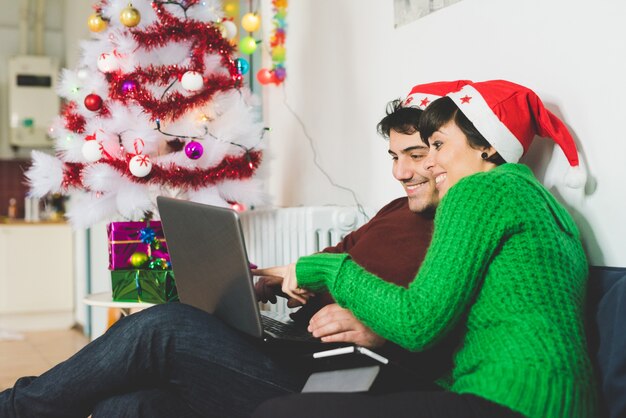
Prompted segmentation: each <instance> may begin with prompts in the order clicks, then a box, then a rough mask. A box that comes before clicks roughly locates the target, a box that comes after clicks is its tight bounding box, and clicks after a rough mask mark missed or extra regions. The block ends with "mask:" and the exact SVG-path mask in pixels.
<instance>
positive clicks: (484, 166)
mask: <svg viewBox="0 0 626 418" xmlns="http://www.w3.org/2000/svg"><path fill="white" fill-rule="evenodd" d="M428 141H429V143H430V149H429V151H428V156H427V157H426V160H425V162H424V164H425V166H426V168H427V169H428V170H430V171H431V172H432V173H433V177H434V178H435V185H436V187H437V190H438V191H439V198H442V197H443V196H444V195H445V194H446V193H447V191H448V190H449V189H450V187H452V186H454V185H455V184H456V183H457V182H458V181H459V180H461V179H462V178H463V177H466V176H469V175H472V174H474V173H478V172H482V171H488V170H491V169H492V168H494V167H495V164H493V163H491V162H488V161H485V160H484V159H483V158H482V157H481V154H482V153H483V152H487V154H489V155H491V154H493V150H492V148H485V149H475V148H472V147H470V145H469V142H468V140H467V137H466V136H465V134H464V133H463V131H461V129H460V128H459V127H458V126H457V124H456V123H455V122H454V121H453V120H452V121H450V122H448V123H446V124H445V125H443V126H442V127H441V128H439V129H438V130H437V131H435V132H434V133H433V134H432V136H431V137H430V139H429V140H428Z"/></svg>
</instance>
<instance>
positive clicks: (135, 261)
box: [130, 251, 148, 268]
mask: <svg viewBox="0 0 626 418" xmlns="http://www.w3.org/2000/svg"><path fill="white" fill-rule="evenodd" d="M147 261H148V254H146V253H142V252H141V251H137V252H136V253H133V255H131V256H130V264H131V265H132V266H133V267H137V268H139V267H141V266H143V265H144V264H146V262H147Z"/></svg>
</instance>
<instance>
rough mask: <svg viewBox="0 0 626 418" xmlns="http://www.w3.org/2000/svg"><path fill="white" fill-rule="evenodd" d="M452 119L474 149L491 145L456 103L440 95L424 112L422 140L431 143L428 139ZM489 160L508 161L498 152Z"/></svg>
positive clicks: (497, 163) (420, 123)
mask: <svg viewBox="0 0 626 418" xmlns="http://www.w3.org/2000/svg"><path fill="white" fill-rule="evenodd" d="M451 120H454V123H456V125H457V126H458V127H459V128H460V129H461V131H462V132H463V133H464V134H465V136H466V137H467V142H468V144H469V146H470V147H472V148H474V149H482V148H487V147H491V144H490V143H489V141H487V139H485V137H484V136H483V135H482V134H481V133H480V132H479V131H478V129H476V127H475V126H474V124H473V123H472V121H470V120H469V119H468V118H467V116H465V115H464V114H463V112H461V111H460V110H459V108H458V106H457V105H456V103H454V101H453V100H452V99H451V98H449V97H447V96H444V97H440V98H439V99H437V100H435V101H433V102H432V103H431V104H430V105H428V107H427V108H426V110H425V111H424V112H423V113H422V117H421V118H420V122H419V126H418V130H419V131H420V135H421V137H422V141H424V143H425V144H426V145H429V142H428V141H429V139H430V137H431V136H432V134H433V133H434V132H435V131H436V130H438V129H439V128H441V127H442V126H443V125H445V124H446V123H448V122H450V121H451ZM487 161H489V162H491V163H494V164H496V165H501V164H504V163H506V161H504V158H502V157H501V156H500V154H498V152H496V153H495V154H493V155H492V156H491V157H489V158H487Z"/></svg>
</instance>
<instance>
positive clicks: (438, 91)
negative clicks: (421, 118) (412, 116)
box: [402, 80, 471, 110]
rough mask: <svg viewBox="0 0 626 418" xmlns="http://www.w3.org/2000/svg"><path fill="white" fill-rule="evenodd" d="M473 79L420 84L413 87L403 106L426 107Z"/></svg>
mask: <svg viewBox="0 0 626 418" xmlns="http://www.w3.org/2000/svg"><path fill="white" fill-rule="evenodd" d="M470 83H471V80H456V81H437V82H435V83H428V84H418V85H417V86H415V87H413V88H412V89H411V92H410V93H409V94H408V96H406V99H404V101H403V102H402V106H403V107H417V108H419V109H422V110H424V109H426V106H428V105H429V104H431V103H432V102H433V101H435V100H437V99H438V98H440V97H443V96H445V95H446V94H448V93H450V92H453V91H458V90H460V89H461V87H463V86H464V85H466V84H470Z"/></svg>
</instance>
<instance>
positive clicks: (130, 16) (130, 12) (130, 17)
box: [120, 4, 141, 28]
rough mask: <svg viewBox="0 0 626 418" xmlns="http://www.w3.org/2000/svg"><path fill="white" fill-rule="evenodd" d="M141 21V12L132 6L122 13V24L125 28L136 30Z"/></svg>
mask: <svg viewBox="0 0 626 418" xmlns="http://www.w3.org/2000/svg"><path fill="white" fill-rule="evenodd" d="M140 20H141V14H140V13H139V10H137V9H135V8H134V7H133V5H132V4H129V5H128V6H127V7H125V8H124V9H122V11H121V12H120V22H122V24H123V25H124V26H127V27H129V28H134V27H135V26H137V25H138V24H139V21H140Z"/></svg>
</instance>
